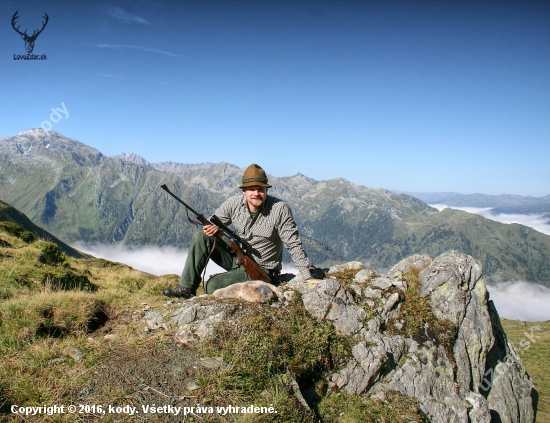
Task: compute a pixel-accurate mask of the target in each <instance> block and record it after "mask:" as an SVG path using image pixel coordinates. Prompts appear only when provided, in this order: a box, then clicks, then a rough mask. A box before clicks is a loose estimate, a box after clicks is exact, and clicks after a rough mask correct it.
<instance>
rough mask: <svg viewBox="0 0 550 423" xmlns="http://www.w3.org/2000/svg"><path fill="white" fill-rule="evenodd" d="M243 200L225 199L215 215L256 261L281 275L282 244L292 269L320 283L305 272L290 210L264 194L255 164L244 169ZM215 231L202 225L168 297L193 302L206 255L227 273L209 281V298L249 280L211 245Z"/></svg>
mask: <svg viewBox="0 0 550 423" xmlns="http://www.w3.org/2000/svg"><path fill="white" fill-rule="evenodd" d="M239 188H240V189H241V190H242V192H243V194H244V195H237V196H234V197H231V198H229V199H227V200H226V201H225V202H224V203H223V204H222V205H221V206H220V207H219V208H218V209H217V210H216V211H215V213H214V214H215V215H216V216H218V217H219V218H220V219H221V221H222V222H223V224H224V225H227V226H228V225H230V224H233V226H234V227H235V229H236V230H237V233H238V234H239V236H240V237H241V238H243V239H245V240H247V241H248V242H249V243H250V245H251V246H252V250H253V256H254V260H255V261H256V263H258V265H260V266H261V267H262V268H263V269H264V270H265V271H266V272H267V274H268V275H269V276H270V277H272V278H273V277H274V276H276V275H277V274H278V273H279V272H280V270H281V261H282V253H283V244H284V246H285V247H286V248H287V250H288V252H289V253H290V256H291V257H292V260H293V262H294V265H295V266H296V267H297V268H298V270H299V271H300V274H301V275H302V277H303V278H304V280H307V281H308V282H309V283H319V282H320V280H319V279H313V278H312V276H311V273H310V272H309V259H308V257H307V255H306V252H305V251H304V249H303V247H302V242H301V241H300V238H299V236H298V228H297V226H296V223H295V222H294V219H293V217H292V212H291V211H290V208H289V207H288V206H287V205H286V204H285V203H284V202H283V201H281V200H280V199H278V198H275V197H272V196H270V195H267V190H268V189H269V188H271V185H269V184H268V180H267V175H266V174H265V171H264V170H263V169H262V168H261V167H260V166H258V165H257V164H251V165H250V166H248V168H247V169H246V170H245V172H244V175H243V178H242V184H241V186H240V187H239ZM218 230H219V229H218V227H217V226H214V225H205V226H203V230H202V232H197V234H196V235H195V237H194V238H193V242H192V244H191V247H190V248H189V253H188V255H187V260H186V262H185V267H184V268H183V272H182V274H181V278H180V282H179V285H178V286H177V287H176V288H166V289H165V290H164V291H162V292H163V294H164V295H166V296H168V297H183V298H191V297H193V296H194V295H195V293H196V291H197V288H198V287H199V285H200V283H201V279H202V277H201V274H202V272H203V270H204V268H205V266H206V264H207V261H208V256H209V254H210V258H211V259H212V260H213V261H214V262H215V263H216V264H218V265H219V266H221V267H223V268H224V269H225V270H227V272H226V273H221V274H218V275H215V276H213V277H211V278H210V280H209V281H208V283H207V285H206V291H207V293H208V294H211V293H213V292H214V291H215V290H217V289H220V288H225V287H226V286H229V285H233V284H235V283H239V282H245V281H248V280H250V277H249V276H248V274H247V273H246V272H245V270H244V267H243V266H241V265H237V264H236V257H235V256H234V255H233V254H231V250H230V249H228V248H226V247H225V246H224V245H220V243H219V242H217V243H216V244H215V247H214V249H213V250H212V246H213V245H214V241H215V235H216V233H217V232H218Z"/></svg>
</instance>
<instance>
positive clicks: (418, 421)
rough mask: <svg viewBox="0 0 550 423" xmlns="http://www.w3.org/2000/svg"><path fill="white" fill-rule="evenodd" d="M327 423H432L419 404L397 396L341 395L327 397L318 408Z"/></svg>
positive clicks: (340, 393) (339, 393) (323, 420)
mask: <svg viewBox="0 0 550 423" xmlns="http://www.w3.org/2000/svg"><path fill="white" fill-rule="evenodd" d="M318 410H319V414H321V415H322V416H323V418H322V422H324V423H355V422H365V423H402V422H414V423H424V422H429V420H428V419H427V418H426V416H425V415H424V414H423V413H422V411H420V408H419V407H418V404H416V403H415V402H414V401H413V400H411V399H410V398H407V397H404V396H401V395H398V394H395V395H388V396H387V397H386V399H385V400H384V401H379V400H375V399H372V398H366V397H360V396H357V395H347V394H345V393H344V392H338V393H335V394H333V395H330V396H328V397H327V398H325V399H324V400H323V401H322V402H321V403H320V404H319V406H318Z"/></svg>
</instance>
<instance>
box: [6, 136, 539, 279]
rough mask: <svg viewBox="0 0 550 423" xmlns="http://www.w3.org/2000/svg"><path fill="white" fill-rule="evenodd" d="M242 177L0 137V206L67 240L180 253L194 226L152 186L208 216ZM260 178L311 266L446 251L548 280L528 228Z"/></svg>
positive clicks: (379, 196)
mask: <svg viewBox="0 0 550 423" xmlns="http://www.w3.org/2000/svg"><path fill="white" fill-rule="evenodd" d="M243 170H244V169H241V168H239V167H238V166H235V165H233V164H230V163H201V164H181V163H174V162H169V161H168V162H162V163H150V162H148V161H147V160H145V159H144V158H143V157H141V156H139V155H137V154H132V153H128V154H127V153H123V154H120V155H118V156H116V157H107V156H104V155H103V154H101V152H99V151H98V150H96V149H95V148H93V147H90V146H88V145H85V144H83V143H80V142H78V141H76V140H72V139H70V138H67V137H65V136H63V135H61V134H59V133H57V132H54V131H44V130H42V129H32V130H29V131H24V132H20V133H19V134H17V135H15V136H12V137H6V138H2V139H0V199H2V200H4V201H6V202H7V203H9V204H11V205H13V206H14V207H16V208H17V209H18V210H20V211H22V212H23V213H25V214H26V215H27V216H28V217H29V218H30V219H31V220H32V221H33V222H34V223H35V224H37V225H39V226H42V227H44V228H45V229H46V230H48V231H49V232H51V233H53V234H55V236H57V237H59V238H61V239H63V240H64V241H66V242H68V243H74V242H76V241H82V242H85V243H112V242H124V243H125V244H128V245H136V246H137V245H158V246H164V245H173V246H181V247H186V246H187V245H188V244H189V242H190V240H191V237H192V235H193V233H194V231H195V230H196V228H195V227H194V226H193V225H191V224H190V223H189V222H187V215H186V211H185V208H183V206H180V204H179V203H177V202H176V201H174V200H173V199H172V198H171V197H169V196H168V195H167V194H166V193H165V192H164V191H162V190H161V189H160V185H162V184H167V185H168V186H169V187H170V188H171V190H172V191H173V192H174V193H175V194H176V195H178V196H179V197H180V198H182V199H184V201H186V202H188V204H189V205H191V206H192V207H193V208H194V209H196V210H198V211H200V212H202V213H203V214H205V215H209V214H210V213H212V212H213V211H214V210H215V209H216V208H217V207H218V206H219V205H220V204H221V203H222V202H223V201H224V200H225V199H226V198H227V197H228V196H230V195H234V194H237V193H238V192H239V190H238V188H237V187H238V185H239V184H240V179H241V177H242V173H243ZM269 181H270V184H272V185H273V188H271V189H270V191H269V193H270V194H271V195H274V196H276V197H279V198H281V199H283V200H284V201H286V202H287V203H288V204H289V205H290V207H291V208H292V210H293V213H294V217H295V219H296V222H297V224H298V226H299V229H300V234H301V237H302V239H303V242H304V245H305V248H306V250H307V252H308V254H309V256H310V258H311V259H312V262H313V263H314V264H316V265H321V264H327V263H334V262H338V261H344V260H345V261H349V260H358V261H362V262H363V263H365V264H366V265H368V266H371V267H376V268H387V267H389V266H391V265H392V264H393V263H395V262H397V261H399V260H401V259H402V258H404V257H407V256H410V255H411V254H415V253H427V254H430V255H431V256H437V255H438V254H440V253H442V252H444V251H447V250H450V249H455V250H460V251H463V252H465V253H467V254H471V255H473V256H475V257H476V258H478V259H480V260H481V262H482V263H483V265H484V274H485V275H486V278H487V277H488V278H489V279H493V280H497V279H506V280H509V279H522V280H527V281H531V282H537V283H542V284H546V285H548V284H549V281H550V260H549V258H550V236H547V235H544V234H542V233H540V232H537V231H535V230H534V229H531V228H529V227H527V226H523V225H519V224H509V225H506V224H502V223H499V222H494V221H491V220H488V219H485V218H484V217H481V216H478V215H473V214H469V213H465V212H462V211H459V210H450V209H445V210H443V211H441V212H439V211H438V210H437V209H434V208H432V207H430V206H429V205H427V204H426V203H424V202H423V201H422V200H421V199H418V198H415V197H413V196H411V195H407V194H396V193H394V192H391V191H389V190H383V189H372V188H367V187H364V186H360V185H356V184H354V183H352V182H350V181H347V180H345V179H342V178H338V179H332V180H327V181H317V180H314V179H312V178H309V177H307V176H305V175H302V174H300V173H298V174H296V175H294V176H289V177H276V176H273V175H269ZM516 205H517V204H516ZM191 217H194V216H191ZM287 258H288V257H287Z"/></svg>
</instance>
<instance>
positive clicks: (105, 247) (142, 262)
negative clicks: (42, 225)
mask: <svg viewBox="0 0 550 423" xmlns="http://www.w3.org/2000/svg"><path fill="white" fill-rule="evenodd" d="M73 247H74V248H76V249H78V250H80V251H83V252H85V253H88V254H91V255H93V256H94V257H101V258H104V259H106V260H110V261H116V262H119V263H124V264H127V265H128V266H132V267H133V268H134V269H138V270H141V271H143V272H147V273H151V274H153V275H157V276H160V275H166V274H173V273H175V274H177V275H179V274H181V271H182V270H183V266H184V264H185V260H186V259H187V250H184V249H181V248H176V247H153V246H149V247H129V246H125V245H122V244H113V245H110V244H94V245H85V244H82V243H76V244H74V245H73ZM221 272H225V270H224V269H222V268H221V267H220V266H218V265H217V264H216V263H214V262H213V261H212V260H210V261H209V262H208V266H207V268H206V277H207V278H208V277H209V276H210V275H214V274H216V273H221ZM283 273H295V274H296V273H298V271H297V269H296V268H295V267H293V266H288V265H284V266H283Z"/></svg>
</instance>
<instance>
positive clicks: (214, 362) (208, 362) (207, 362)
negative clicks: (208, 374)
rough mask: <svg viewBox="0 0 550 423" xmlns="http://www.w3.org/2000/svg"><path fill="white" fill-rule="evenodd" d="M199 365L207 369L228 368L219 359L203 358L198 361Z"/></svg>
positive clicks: (227, 365)
mask: <svg viewBox="0 0 550 423" xmlns="http://www.w3.org/2000/svg"><path fill="white" fill-rule="evenodd" d="M199 364H200V365H201V366H202V367H206V368H207V369H218V368H226V367H229V364H227V363H225V362H224V361H223V359H222V358H221V357H204V358H201V359H200V360H199Z"/></svg>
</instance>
